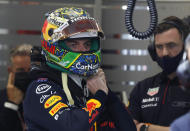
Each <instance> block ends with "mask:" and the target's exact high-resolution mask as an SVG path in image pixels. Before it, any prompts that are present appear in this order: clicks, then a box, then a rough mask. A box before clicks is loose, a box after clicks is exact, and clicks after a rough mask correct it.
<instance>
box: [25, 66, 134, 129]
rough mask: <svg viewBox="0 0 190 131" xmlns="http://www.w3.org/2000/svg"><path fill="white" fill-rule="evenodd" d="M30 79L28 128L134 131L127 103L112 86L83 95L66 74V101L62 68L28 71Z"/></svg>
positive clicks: (27, 110)
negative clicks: (60, 70)
mask: <svg viewBox="0 0 190 131" xmlns="http://www.w3.org/2000/svg"><path fill="white" fill-rule="evenodd" d="M31 75H32V77H33V81H32V83H31V84H30V86H29V88H28V90H27V93H26V96H25V100H24V117H25V121H26V124H27V127H28V131H136V126H135V124H134V123H133V120H132V118H131V116H130V115H129V114H128V111H127V110H126V107H125V106H124V105H123V104H122V103H121V102H120V100H119V99H118V98H117V97H116V96H115V94H114V93H113V92H111V90H109V93H108V95H106V94H105V93H104V92H103V91H101V90H98V91H97V92H96V94H95V95H94V96H92V95H89V96H86V95H85V94H86V93H84V91H85V90H84V88H85V86H83V87H79V86H78V85H77V84H76V83H75V82H74V81H73V79H71V78H70V77H68V88H69V92H70V94H71V96H72V98H73V100H74V104H69V100H68V97H67V95H68V94H66V92H65V91H64V90H63V87H62V80H61V72H58V71H55V70H54V69H52V68H49V67H47V66H46V67H44V68H43V70H41V69H39V70H34V71H32V72H31Z"/></svg>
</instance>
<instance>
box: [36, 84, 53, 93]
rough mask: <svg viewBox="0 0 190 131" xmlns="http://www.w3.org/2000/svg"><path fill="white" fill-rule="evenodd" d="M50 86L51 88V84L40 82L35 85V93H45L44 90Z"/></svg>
mask: <svg viewBox="0 0 190 131" xmlns="http://www.w3.org/2000/svg"><path fill="white" fill-rule="evenodd" d="M50 88H51V86H50V85H48V84H40V85H39V86H37V88H36V94H41V93H45V92H47V91H48V90H49V89H50Z"/></svg>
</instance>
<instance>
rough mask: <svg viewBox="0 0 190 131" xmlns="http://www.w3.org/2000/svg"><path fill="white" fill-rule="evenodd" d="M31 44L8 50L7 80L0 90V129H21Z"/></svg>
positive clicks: (20, 130)
mask: <svg viewBox="0 0 190 131" xmlns="http://www.w3.org/2000/svg"><path fill="white" fill-rule="evenodd" d="M31 48H32V46H31V45H29V44H22V45H19V46H17V47H16V48H13V49H12V50H11V52H10V65H9V67H8V73H9V76H8V82H7V86H6V88H4V89H1V90H0V130H2V131H23V130H24V128H25V126H24V119H23V109H22V102H23V99H24V94H25V91H26V89H27V86H28V83H29V81H30V79H29V75H28V72H29V71H30V51H31Z"/></svg>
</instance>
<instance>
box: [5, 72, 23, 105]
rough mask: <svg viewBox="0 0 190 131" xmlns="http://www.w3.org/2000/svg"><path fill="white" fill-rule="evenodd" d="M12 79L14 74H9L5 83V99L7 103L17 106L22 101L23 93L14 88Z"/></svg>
mask: <svg viewBox="0 0 190 131" xmlns="http://www.w3.org/2000/svg"><path fill="white" fill-rule="evenodd" d="M14 79H15V75H14V73H12V72H10V73H9V78H8V83H7V97H8V100H9V101H11V102H13V103H15V104H17V105H19V104H20V103H21V102H22V100H23V97H24V93H23V92H22V91H21V90H20V89H18V88H16V87H15V86H14Z"/></svg>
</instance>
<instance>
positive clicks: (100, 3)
mask: <svg viewBox="0 0 190 131" xmlns="http://www.w3.org/2000/svg"><path fill="white" fill-rule="evenodd" d="M127 2H128V1H127V0H0V88H5V87H6V82H7V77H8V76H7V75H8V73H7V66H8V60H9V51H10V49H11V48H13V47H15V46H16V45H19V44H22V43H29V44H32V45H38V46H40V44H41V43H40V31H41V27H42V24H43V22H44V18H45V17H44V14H45V13H46V12H48V11H51V10H54V9H56V8H59V7H64V6H69V7H71V6H75V7H82V8H84V9H86V10H87V11H88V12H89V13H90V14H91V15H92V16H94V17H95V18H97V19H98V21H99V23H100V24H101V26H102V28H103V30H104V32H105V35H106V39H105V40H104V41H102V43H103V44H102V68H103V69H104V70H105V73H106V77H107V80H108V83H109V86H110V88H111V89H112V90H114V91H115V92H118V94H119V95H120V96H124V97H122V98H123V99H125V98H127V97H128V96H129V94H130V92H131V90H132V89H133V87H134V85H135V84H136V83H137V82H138V81H140V80H143V79H144V78H146V77H149V76H152V75H154V74H156V73H157V72H159V71H160V68H159V67H158V66H157V64H156V63H155V62H153V61H152V60H151V58H150V56H149V54H148V52H147V45H148V44H149V40H148V39H147V40H138V39H136V38H133V37H132V36H131V35H129V33H128V32H127V30H126V27H125V23H124V18H125V10H126V9H127ZM155 2H156V7H157V11H158V21H160V20H161V19H163V18H165V17H167V16H170V15H175V16H177V17H179V18H184V17H187V16H189V15H190V0H155ZM148 11H149V8H148V7H147V3H146V1H145V0H137V3H136V7H135V11H134V15H133V20H134V25H135V27H136V29H137V30H138V31H145V30H146V29H147V28H148V26H149V20H150V19H149V12H148Z"/></svg>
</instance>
